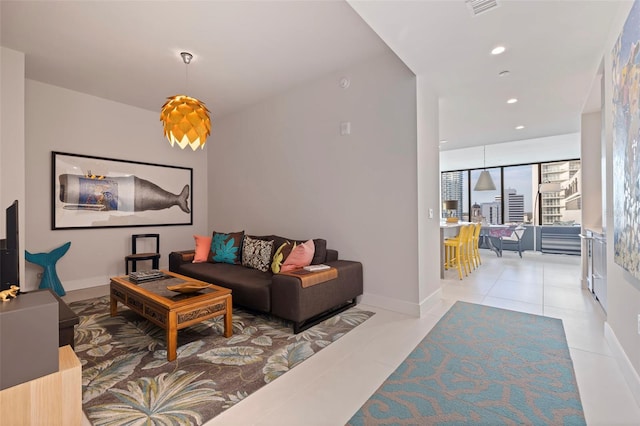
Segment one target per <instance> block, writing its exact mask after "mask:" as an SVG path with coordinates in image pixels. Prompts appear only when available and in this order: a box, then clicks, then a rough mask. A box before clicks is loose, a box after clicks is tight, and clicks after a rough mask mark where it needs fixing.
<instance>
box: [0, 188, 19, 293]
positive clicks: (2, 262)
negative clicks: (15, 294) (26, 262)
mask: <svg viewBox="0 0 640 426" xmlns="http://www.w3.org/2000/svg"><path fill="white" fill-rule="evenodd" d="M18 229H19V228H18V200H16V201H14V202H13V204H11V205H10V206H9V207H7V210H6V223H5V232H6V239H5V240H4V244H3V247H2V250H0V290H6V289H8V288H9V287H10V286H11V285H17V286H20V275H19V271H20V257H19V253H20V250H19V247H18V245H19V240H20V239H19V237H18Z"/></svg>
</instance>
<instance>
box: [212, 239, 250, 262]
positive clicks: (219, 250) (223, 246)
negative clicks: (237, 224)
mask: <svg viewBox="0 0 640 426" xmlns="http://www.w3.org/2000/svg"><path fill="white" fill-rule="evenodd" d="M243 238H244V231H240V232H231V233H229V234H223V233H221V232H215V231H214V232H213V237H212V238H211V252H210V253H209V258H210V259H211V260H212V261H213V263H230V264H232V265H239V264H240V254H241V252H240V247H241V246H242V239H243Z"/></svg>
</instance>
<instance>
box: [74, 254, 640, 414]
mask: <svg viewBox="0 0 640 426" xmlns="http://www.w3.org/2000/svg"><path fill="white" fill-rule="evenodd" d="M481 255H482V256H483V262H484V263H483V265H482V266H481V267H480V268H479V269H477V270H475V271H474V272H473V273H472V274H471V276H469V277H467V278H465V279H464V280H462V281H460V280H458V279H457V275H456V274H457V273H456V272H455V271H447V272H446V275H445V279H444V280H441V284H442V300H441V302H440V304H439V305H438V306H436V307H434V308H433V309H431V311H430V312H428V313H427V314H426V315H425V316H424V317H423V318H414V317H409V316H406V315H402V314H398V313H395V312H391V311H387V310H384V309H380V308H376V307H372V306H365V305H362V304H361V305H360V308H362V309H367V310H370V311H375V312H376V315H374V316H373V317H372V318H371V319H369V320H368V321H366V322H365V323H364V324H362V325H360V326H359V327H357V328H356V329H355V330H353V331H351V332H350V333H348V334H347V335H345V336H344V337H343V338H341V339H340V340H338V341H337V342H335V343H333V344H332V345H331V346H329V347H327V348H325V349H323V350H322V351H320V352H319V353H317V354H316V355H314V356H313V357H311V358H310V359H308V360H307V361H305V362H303V363H302V364H300V365H299V366H297V367H296V368H295V369H294V370H292V371H290V372H288V373H287V374H285V375H284V376H282V377H280V378H278V380H276V381H274V382H273V383H271V384H269V385H268V386H265V387H263V388H262V389H260V390H258V391H257V392H255V393H254V394H253V395H251V396H250V397H248V398H247V399H246V400H244V401H242V402H241V403H239V404H238V405H236V406H235V407H232V408H230V409H228V410H226V411H225V412H223V413H222V414H220V415H219V416H217V417H215V418H214V419H212V420H211V421H209V422H207V423H206V425H208V426H214V425H238V426H249V425H259V426H267V425H274V426H276V425H277V426H286V425H291V426H294V425H295V426H297V425H305V426H306V425H319V426H320V425H322V426H324V425H344V424H345V423H346V422H347V421H348V420H349V419H350V418H351V416H352V415H353V414H354V413H355V412H356V411H357V410H358V409H359V408H360V406H361V405H362V404H363V403H364V402H365V401H366V400H367V398H369V396H370V395H371V394H372V393H373V392H374V391H375V390H376V389H377V388H378V386H379V385H380V384H381V383H382V382H383V381H384V380H385V379H386V378H387V376H389V374H391V372H393V370H395V369H396V367H397V366H398V365H399V364H400V363H401V362H402V361H403V360H404V358H405V357H406V356H407V355H408V354H409V353H410V352H411V351H412V350H413V349H414V347H415V346H416V345H417V344H418V343H419V342H420V341H421V340H422V339H423V338H424V336H425V335H426V334H427V333H428V332H429V331H430V330H431V328H432V327H433V326H434V325H435V324H436V323H437V321H438V320H439V319H440V318H441V317H442V315H443V314H444V313H445V312H446V311H447V310H448V309H449V307H451V305H453V303H454V302H455V301H457V300H463V301H467V302H473V303H481V304H484V305H489V306H495V307H500V308H505V309H512V310H517V311H521V312H529V313H534V314H538V315H545V316H550V317H555V318H561V319H562V320H563V323H564V327H565V332H566V335H567V341H568V343H569V347H570V351H571V356H572V359H573V363H574V367H575V371H576V378H577V381H578V387H579V389H580V395H581V398H582V404H583V407H584V412H585V417H586V419H587V423H588V424H589V425H638V424H640V407H638V405H636V402H635V400H634V398H633V396H632V394H631V392H630V390H629V388H628V386H627V384H626V382H625V379H624V377H623V376H622V373H621V371H620V369H619V368H618V366H617V364H616V361H615V360H614V359H613V357H612V356H611V351H610V349H609V347H608V345H607V343H606V341H605V340H604V326H603V324H604V319H605V315H604V312H603V311H602V309H601V308H600V306H599V305H598V302H597V301H595V300H594V299H593V298H592V297H591V295H590V294H589V292H588V291H586V290H584V289H582V288H581V284H580V258H579V257H577V256H555V255H540V254H538V255H536V254H529V253H524V258H523V259H520V258H519V257H518V256H517V254H516V253H513V252H505V254H504V256H503V257H502V258H497V257H496V256H495V255H494V254H493V253H492V252H489V251H486V250H482V251H481ZM106 293H107V287H106V286H101V287H96V288H92V289H86V290H78V291H74V292H69V294H68V296H66V297H65V299H66V300H67V301H73V300H82V299H86V298H89V297H95V296H98V295H101V294H106ZM85 422H86V423H85V424H89V423H88V421H86V419H85Z"/></svg>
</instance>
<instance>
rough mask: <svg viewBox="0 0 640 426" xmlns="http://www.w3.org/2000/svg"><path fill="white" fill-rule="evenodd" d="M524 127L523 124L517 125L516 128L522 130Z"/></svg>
mask: <svg viewBox="0 0 640 426" xmlns="http://www.w3.org/2000/svg"><path fill="white" fill-rule="evenodd" d="M522 129H524V126H523V125H520V126H516V130H522Z"/></svg>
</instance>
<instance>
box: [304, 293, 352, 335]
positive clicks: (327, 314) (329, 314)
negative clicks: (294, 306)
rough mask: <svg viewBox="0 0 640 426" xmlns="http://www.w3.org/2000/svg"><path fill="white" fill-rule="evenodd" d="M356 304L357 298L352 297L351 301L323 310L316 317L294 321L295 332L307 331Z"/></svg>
mask: <svg viewBox="0 0 640 426" xmlns="http://www.w3.org/2000/svg"><path fill="white" fill-rule="evenodd" d="M353 306H356V299H352V300H351V301H350V302H347V303H345V304H343V305H338V306H337V307H335V308H332V309H329V310H328V311H325V312H322V313H321V314H318V315H316V316H315V317H311V318H309V319H306V320H304V321H299V322H294V323H293V334H298V333H300V332H301V331H305V330H306V329H308V328H310V327H313V326H314V325H316V324H319V323H321V322H322V321H324V320H327V319H329V318H331V317H332V316H334V315H337V314H339V313H340V312H344V311H346V310H347V309H349V308H351V307H353Z"/></svg>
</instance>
